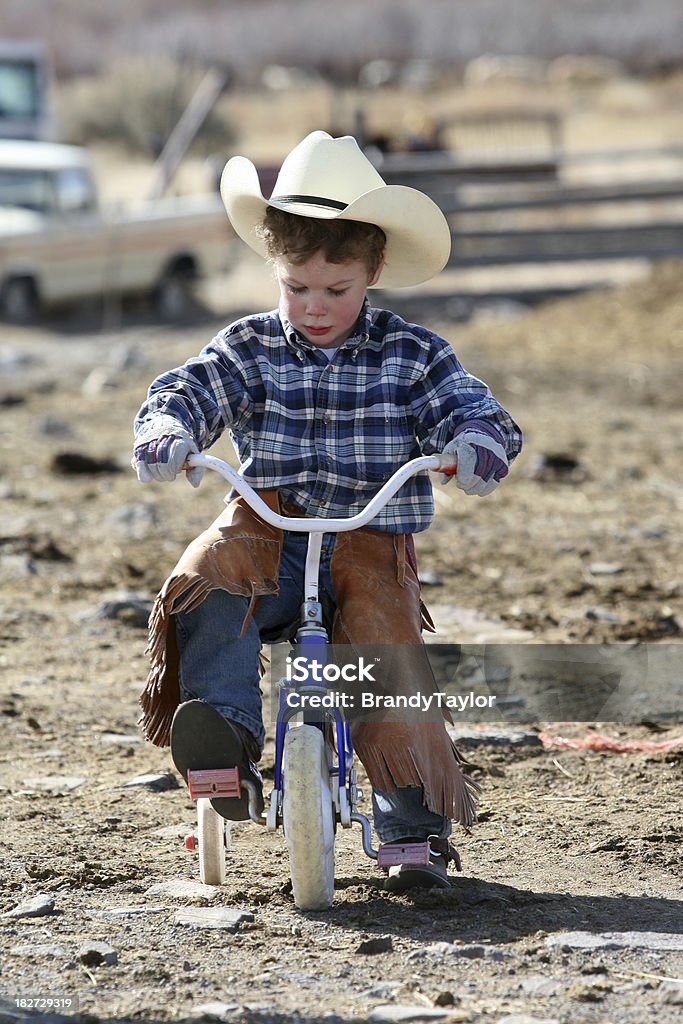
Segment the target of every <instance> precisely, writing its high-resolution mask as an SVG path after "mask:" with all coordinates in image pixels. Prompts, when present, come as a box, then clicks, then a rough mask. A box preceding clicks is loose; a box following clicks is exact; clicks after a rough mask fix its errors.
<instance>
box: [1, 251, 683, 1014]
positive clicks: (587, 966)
mask: <svg viewBox="0 0 683 1024" xmlns="http://www.w3.org/2000/svg"><path fill="white" fill-rule="evenodd" d="M681 270H682V268H681V265H680V264H667V265H663V266H661V267H659V268H657V269H656V271H655V273H654V274H653V276H652V277H651V278H648V279H647V280H645V281H642V282H640V283H636V284H631V285H629V286H628V287H625V288H622V289H616V290H611V291H605V292H596V293H592V294H587V295H584V296H582V297H578V298H573V299H567V300H562V301H559V302H553V303H551V304H547V305H544V306H541V307H539V308H536V309H535V310H528V311H526V312H523V311H519V310H517V311H516V314H517V315H515V316H507V317H506V318H503V317H500V316H498V317H496V316H494V315H492V312H491V310H489V311H488V313H487V314H486V315H485V314H484V313H482V314H480V315H479V316H476V317H475V318H474V319H473V320H472V321H470V322H469V323H467V324H454V323H449V322H432V323H431V324H430V325H431V326H433V327H435V328H436V329H438V330H440V331H441V332H442V333H443V334H444V335H445V336H446V337H447V338H449V340H451V341H452V343H453V345H454V347H455V349H456V351H457V352H458V354H459V356H460V358H461V360H462V361H463V363H464V364H465V365H466V366H467V367H468V368H469V369H470V370H471V371H472V372H474V373H476V374H478V375H479V376H481V377H483V378H484V379H486V380H487V381H488V382H489V383H490V385H491V387H492V388H493V390H494V392H495V393H496V394H497V395H498V396H499V398H500V399H501V400H502V401H503V403H504V404H505V405H507V407H508V408H509V409H510V410H511V411H512V412H513V414H514V415H515V416H516V418H517V419H518V420H519V422H520V424H521V425H522V427H523V429H524V431H525V435H526V447H525V450H524V453H523V455H522V456H521V457H520V458H519V460H518V462H517V464H516V466H515V467H514V471H513V472H512V473H511V475H510V478H509V480H507V481H506V482H505V484H504V485H503V486H502V487H500V488H499V489H498V491H497V492H496V493H495V494H494V495H492V496H491V497H489V498H487V499H486V500H481V499H478V498H467V497H465V496H463V495H462V494H461V493H460V492H459V491H457V490H456V489H455V487H454V486H453V485H451V486H450V487H448V488H444V489H440V490H439V494H438V512H437V519H436V522H435V523H434V525H433V527H432V529H431V530H430V531H429V532H428V533H427V534H423V535H421V536H420V537H419V538H418V554H419V557H420V562H421V570H422V574H423V576H424V580H425V597H426V600H427V602H428V604H429V605H430V606H431V607H432V610H433V612H434V615H435V619H436V622H437V625H438V627H439V633H438V639H439V640H440V641H441V642H466V643H470V644H475V645H476V644H481V643H497V642H502V641H506V642H512V643H516V642H519V643H520V644H525V645H528V644H530V643H536V644H537V643H542V642H553V643H560V644H565V645H566V644H573V643H590V644H597V643H601V642H603V641H610V642H611V641H614V642H617V641H618V642H621V643H628V644H648V645H654V646H657V647H663V645H667V644H670V645H673V644H680V643H681V639H682V635H681V629H682V627H683V598H682V596H681V580H680V551H681V542H682V541H683V536H682V534H683V517H682V515H681V512H682V510H683V486H682V485H681V472H680V437H681V434H682V432H683V411H682V408H681V380H682V379H683V377H682V373H681V371H682V370H683V299H682V298H681V291H680V281H681ZM241 311H242V306H241V303H240V299H239V297H237V296H236V295H228V296H227V300H226V304H225V308H224V309H223V310H222V311H221V313H220V315H219V314H215V315H212V314H209V313H207V315H206V316H205V317H204V320H203V322H198V323H196V324H193V325H190V326H187V327H184V328H182V329H169V328H166V327H162V326H159V325H155V324H153V323H150V322H145V320H144V317H142V316H139V315H137V314H135V315H134V314H127V315H126V316H125V317H124V318H123V319H122V320H121V321H120V322H119V323H117V324H116V325H115V326H109V327H106V326H105V327H102V326H101V325H99V324H94V325H92V329H89V328H88V327H87V325H86V326H83V325H79V326H78V329H77V330H75V329H74V324H73V323H72V322H71V321H70V320H69V319H68V318H66V319H61V320H55V321H53V322H51V323H50V324H47V325H43V326H42V327H39V328H38V327H36V328H24V329H16V328H9V327H4V328H2V331H1V333H0V372H1V379H2V387H1V388H0V441H1V445H2V460H1V462H0V493H1V495H2V513H1V516H2V518H1V520H0V571H1V576H2V591H1V594H0V664H1V666H2V690H1V699H2V706H1V708H0V710H1V711H2V714H1V715H0V729H1V730H2V739H1V740H0V744H1V746H0V751H1V752H0V762H1V763H2V782H1V784H0V786H1V790H2V797H3V806H4V814H3V815H2V820H1V823H0V849H1V856H2V859H1V861H0V871H1V873H2V887H1V888H0V915H2V914H4V915H5V916H2V917H0V942H1V943H2V948H3V967H2V977H1V981H0V997H1V998H2V999H4V1000H5V1002H2V1003H0V1019H1V1020H3V1021H4V1020H8V1021H11V1020H17V1019H24V1020H25V1019H33V1018H32V1017H31V1013H30V1011H29V1010H27V1009H24V1010H19V1009H17V1008H16V1005H15V1004H14V1002H13V1000H14V999H15V998H18V997H45V998H60V997H63V998H74V997H77V998H78V1000H79V1001H80V1011H79V1012H80V1014H81V1017H80V1019H82V1020H87V1021H108V1022H118V1024H120V1022H123V1021H128V1020H144V1021H177V1020H190V1019H203V1018H210V1017H211V1015H212V1014H213V1019H225V1020H233V1019H235V1020H242V1021H254V1022H259V1021H263V1022H265V1021H273V1020H278V1021H293V1020H296V1021H319V1020H323V1019H325V1020H330V1021H333V1022H334V1021H342V1020H343V1021H346V1020H356V1021H365V1020H368V1019H370V1020H376V1021H379V1020H401V1019H404V1020H420V1019H444V1020H449V1021H472V1022H474V1021H476V1022H481V1024H497V1022H503V1021H508V1022H516V1024H522V1022H530V1021H532V1020H535V1021H546V1022H550V1021H561V1022H563V1024H564V1022H571V1024H574V1022H584V1021H586V1022H589V1021H590V1022H593V1021H594V1022H601V1024H608V1022H609V1024H622V1022H624V1024H626V1022H628V1024H646V1022H650V1021H653V1020H655V1019H656V1020H657V1021H658V1022H662V1024H669V1022H671V1024H673V1022H674V1021H678V1020H680V1013H681V1001H682V1000H683V994H682V992H683V989H682V988H681V986H680V984H678V985H677V984H676V983H675V981H676V979H679V980H680V979H681V978H683V962H682V961H683V938H682V933H683V927H682V923H683V913H682V911H683V902H682V901H681V898H680V897H681V838H682V832H681V820H682V819H681V764H682V760H681V758H682V757H683V746H682V747H672V748H671V749H669V750H668V752H667V751H664V752H649V753H647V752H640V753H638V752H635V753H621V754H617V753H612V752H605V751H591V750H571V749H555V748H548V749H546V748H544V747H542V746H541V745H539V744H538V742H536V743H535V744H534V743H533V742H532V741H533V739H534V734H535V733H537V732H538V731H539V730H540V729H541V727H542V725H543V723H541V722H536V723H533V724H532V725H531V726H530V725H527V726H525V729H526V732H527V737H526V740H524V738H523V739H522V741H521V744H520V745H518V746H515V745H513V742H512V738H511V737H510V740H509V742H505V743H503V744H496V743H495V742H494V740H493V739H491V740H490V741H489V742H487V743H484V744H483V745H479V746H476V747H472V746H470V747H468V746H467V744H465V745H464V746H463V749H464V750H465V752H466V753H467V754H468V757H469V759H470V761H471V767H470V769H469V770H470V771H471V772H472V773H473V775H474V776H475V777H476V778H477V779H478V781H479V782H480V783H481V785H482V787H483V794H482V800H481V807H480V810H481V822H480V824H479V825H477V826H476V827H475V828H473V829H472V830H471V833H467V834H464V833H463V832H462V830H461V831H459V832H457V833H456V835H455V842H456V844H457V846H458V848H459V849H460V851H461V854H462V858H463V868H464V870H463V873H462V875H460V876H458V877H457V878H456V879H455V881H454V883H453V886H452V888H451V889H450V890H449V891H431V892H426V893H422V894H413V895H403V896H397V895H390V894H387V893H385V892H383V890H382V888H381V879H380V877H379V875H378V873H377V871H376V869H375V868H374V865H373V863H372V862H371V861H370V860H369V859H368V858H366V857H365V856H364V855H363V853H362V850H361V844H360V833H359V832H357V831H355V830H354V831H353V832H343V834H341V835H340V836H339V839H338V852H337V873H336V886H335V903H334V906H333V908H332V909H331V910H330V911H329V912H327V913H324V914H310V913H309V914H302V913H300V912H298V911H297V910H296V908H295V907H294V905H293V901H292V896H291V890H290V886H289V884H288V868H287V858H286V852H285V846H284V839H283V837H282V835H281V834H277V835H271V834H266V833H265V832H264V831H261V830H259V829H258V828H257V827H256V826H253V825H240V826H235V827H234V828H233V848H232V849H231V850H230V851H229V852H228V881H227V884H226V885H225V886H224V887H223V888H221V889H218V890H215V889H211V890H207V889H204V890H199V891H197V890H196V889H195V890H192V891H191V892H180V894H179V893H178V892H173V891H171V892H167V891H166V890H164V889H163V887H162V888H161V889H155V888H154V886H158V885H159V884H161V883H168V882H169V881H179V880H184V881H186V882H191V881H194V882H195V883H198V867H197V862H196V858H195V855H194V854H192V853H188V852H187V851H186V850H185V849H184V844H183V841H182V840H183V836H184V834H185V833H186V832H187V831H189V829H190V827H191V825H192V822H193V820H194V810H193V804H192V803H191V802H190V800H189V798H188V796H187V793H186V791H185V789H184V787H183V786H182V785H180V784H179V779H178V777H177V775H174V776H173V778H172V784H174V788H170V789H165V790H163V791H155V790H154V789H151V788H149V787H148V786H144V785H133V786H127V784H128V783H130V782H131V780H133V779H135V778H136V777H138V776H140V775H145V774H149V773H168V772H170V771H171V762H170V757H169V755H168V753H167V752H166V751H163V750H158V749H156V748H154V747H152V746H150V745H146V744H144V743H143V742H142V741H141V740H140V737H139V736H138V735H137V733H136V724H135V723H136V717H137V695H138V692H139V690H140V687H141V684H142V681H143V680H144V677H145V674H146V660H145V655H144V647H145V631H144V624H145V618H146V614H147V611H148V609H149V606H150V603H151V600H152V597H153V595H154V593H155V591H156V589H157V588H158V586H159V585H160V583H161V582H162V580H163V578H164V575H165V573H166V572H167V570H168V569H169V568H170V567H171V565H172V564H173V562H174V560H175V559H176V557H177V555H178V554H179V552H180V551H181V550H182V547H183V546H184V544H185V543H186V542H187V541H188V540H189V539H190V538H191V537H193V536H194V535H195V534H196V533H197V532H198V531H199V530H200V529H201V528H202V527H203V526H204V525H205V524H207V523H208V522H209V521H210V520H211V519H212V518H213V517H214V515H215V514H216V512H217V510H218V509H219V508H220V505H221V498H222V493H223V486H222V484H221V482H220V481H217V480H216V481H214V480H212V479H206V480H205V481H204V483H203V484H202V487H201V488H200V490H199V491H194V490H193V489H192V488H190V487H188V486H186V484H185V483H184V482H179V483H177V484H175V485H173V486H158V487H156V486H151V487H144V488H143V487H142V486H141V485H139V484H138V483H137V481H136V479H135V476H134V474H133V473H132V471H131V470H130V469H129V468H128V460H129V447H130V436H131V428H130V423H131V420H132V417H133V415H134V413H135V412H136V410H137V408H138V406H139V403H140V401H141V399H142V398H143V395H144V391H145V388H146V385H147V383H148V382H149V381H150V380H151V379H152V378H153V377H154V376H155V375H156V374H157V373H158V372H159V371H161V370H162V369H164V368H168V367H169V366H171V365H175V364H177V363H178V362H180V361H181V360H183V359H184V358H185V357H186V356H188V355H190V354H194V353H195V352H196V351H198V349H199V348H200V347H201V345H202V344H203V343H204V342H205V341H206V340H208V339H209V338H210V337H211V335H212V334H213V333H214V331H215V330H216V329H217V328H218V327H219V326H220V325H221V324H222V323H224V322H227V320H228V319H230V318H232V316H233V315H235V314H237V313H238V312H241ZM229 449H230V446H229V442H228V441H227V440H226V441H225V442H224V444H219V445H218V446H217V449H216V454H227V452H228V451H229ZM87 460H90V461H87ZM674 653H675V652H674ZM677 665H678V676H679V677H680V665H681V663H680V660H679V661H678V662H677ZM513 692H514V691H513ZM654 718H656V715H655V714H654V713H649V711H648V706H647V702H646V704H645V706H644V710H643V715H642V719H641V720H639V721H631V722H630V723H628V724H623V723H622V724H619V723H616V724H615V723H611V724H604V723H603V724H602V725H601V726H600V728H601V731H602V732H604V733H606V734H608V735H609V736H610V737H612V738H616V739H621V740H646V741H648V740H649V741H655V742H661V741H662V740H666V739H671V738H675V737H676V736H679V735H680V734H681V731H683V730H681V726H680V725H678V724H677V723H676V720H675V719H673V720H667V721H664V722H663V723H662V722H660V723H659V724H658V723H657V722H656V721H654V720H653V719H654ZM679 721H680V719H679ZM554 728H555V732H558V731H559V732H562V731H563V727H561V726H555V727H554ZM564 731H565V732H567V731H569V732H572V731H573V732H574V733H577V732H578V734H579V735H582V734H584V733H585V728H584V727H577V726H571V725H568V726H565V727H564ZM529 733H531V738H530V737H529V735H528V734H529ZM272 757H273V750H272V745H269V746H268V747H267V749H266V752H265V756H264V760H263V766H264V771H265V774H266V776H268V775H269V774H270V770H271V768H272ZM366 794H367V788H366ZM365 806H366V807H367V802H366V805H365ZM40 894H44V895H45V896H47V897H49V899H50V900H51V901H52V903H50V902H47V903H45V905H44V907H43V909H44V911H45V913H43V914H41V915H40V916H35V917H23V916H13V915H12V912H13V911H15V910H16V908H20V909H21V908H22V907H24V905H25V902H26V901H27V900H28V899H30V898H33V897H36V896H39V895H40ZM186 905H191V906H195V907H197V906H199V907H212V908H233V909H236V910H240V911H245V912H247V915H248V919H247V920H245V921H243V922H242V923H241V925H240V926H239V928H238V930H237V931H234V932H230V931H223V930H215V929H210V930H206V929H198V928H195V927H192V926H188V925H183V924H182V923H179V922H178V921H177V920H176V913H177V912H178V911H179V910H182V909H183V908H184V907H185V906H186ZM7 915H9V916H7ZM568 932H569V933H577V932H580V933H586V932H588V933H591V934H593V935H594V936H595V935H598V934H603V933H619V934H618V935H617V937H616V938H614V937H613V941H612V943H611V945H610V944H609V943H608V944H607V945H606V946H605V943H604V942H603V945H602V946H601V945H600V944H599V942H598V940H595V941H594V943H593V948H591V946H590V944H589V946H588V947H587V948H582V947H581V945H580V941H581V940H580V939H579V940H577V939H576V937H575V936H574V937H573V938H572V936H569V937H567V935H566V934H565V933H568ZM653 933H654V937H653ZM624 935H626V937H624ZM372 939H381V940H383V941H381V942H379V943H375V944H374V945H373V944H370V945H367V940H372ZM93 943H95V944H97V943H105V944H106V947H104V948H103V947H101V946H97V945H95V947H94V948H92V947H93ZM112 960H115V962H113V963H112V962H110V961H112ZM406 1006H408V1007H410V1008H411V1009H409V1010H405V1009H402V1007H406ZM22 1014H23V1016H22ZM36 1019H43V1018H36ZM45 1019H50V1018H49V1017H48V1018H45ZM52 1019H59V1018H52Z"/></svg>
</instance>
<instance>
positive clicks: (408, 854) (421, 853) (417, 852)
mask: <svg viewBox="0 0 683 1024" xmlns="http://www.w3.org/2000/svg"><path fill="white" fill-rule="evenodd" d="M377 864H378V866H379V867H380V868H391V867H394V865H396V864H429V843H427V842H424V843H382V845H381V846H380V848H379V850H378V851H377Z"/></svg>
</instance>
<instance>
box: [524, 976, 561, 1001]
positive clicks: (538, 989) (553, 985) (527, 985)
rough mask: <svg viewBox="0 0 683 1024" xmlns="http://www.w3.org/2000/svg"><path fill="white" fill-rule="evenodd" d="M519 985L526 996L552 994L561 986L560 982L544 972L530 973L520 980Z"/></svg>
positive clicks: (555, 993)
mask: <svg viewBox="0 0 683 1024" xmlns="http://www.w3.org/2000/svg"><path fill="white" fill-rule="evenodd" d="M519 987H520V989H521V991H522V992H524V993H525V994H526V995H528V996H554V995H557V993H558V992H559V990H560V989H561V988H562V982H561V981H560V979H559V978H547V977H546V976H545V975H544V974H531V975H529V976H528V977H527V978H523V979H522V981H520V983H519Z"/></svg>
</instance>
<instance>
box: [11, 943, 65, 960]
mask: <svg viewBox="0 0 683 1024" xmlns="http://www.w3.org/2000/svg"><path fill="white" fill-rule="evenodd" d="M10 953H12V954H13V955H14V956H30V957H41V956H49V957H65V956H68V955H69V951H68V950H67V949H65V947H64V946H58V945H56V944H55V943H52V942H34V943H30V944H29V945H24V946H12V947H11V949H10Z"/></svg>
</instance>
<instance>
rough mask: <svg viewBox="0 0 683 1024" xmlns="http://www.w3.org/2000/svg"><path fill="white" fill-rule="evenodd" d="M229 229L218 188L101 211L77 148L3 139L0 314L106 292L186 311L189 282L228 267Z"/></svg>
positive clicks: (166, 312) (24, 316)
mask: <svg viewBox="0 0 683 1024" xmlns="http://www.w3.org/2000/svg"><path fill="white" fill-rule="evenodd" d="M234 237H235V236H234V233H233V231H232V228H231V227H230V224H229V222H228V218H227V216H226V214H225V210H224V209H223V206H222V203H221V201H220V199H219V197H218V196H217V195H211V194H209V195H197V196H182V197H178V198H172V199H159V200H153V201H151V200H149V201H142V202H140V203H136V204H134V205H127V206H124V205H120V204H116V205H112V206H111V207H110V208H106V207H104V208H102V209H100V208H99V206H98V204H97V198H96V189H95V185H94V179H93V174H92V171H91V167H90V161H89V158H88V154H87V152H86V151H85V150H84V149H81V148H80V147H78V146H65V145H58V144H54V143H48V142H34V141H31V142H28V141H13V140H12V141H9V140H0V317H2V318H3V319H5V320H9V321H12V322H14V323H17V322H29V321H31V320H32V319H34V318H35V317H36V316H37V315H38V314H39V312H40V311H41V310H43V309H45V308H48V307H52V306H57V305H62V304H66V303H69V304H72V303H75V302H78V301H79V300H83V299H90V298H99V297H101V296H104V295H107V294H118V295H130V294H138V295H148V296H151V297H152V298H153V299H154V300H155V303H156V306H157V309H158V312H159V313H160V314H161V315H162V316H163V317H164V318H166V319H178V318H180V317H182V316H183V315H185V314H186V313H187V311H188V308H189V307H190V304H191V301H192V292H193V287H194V284H195V283H196V282H197V280H198V279H199V278H201V277H208V276H210V275H212V274H216V273H219V272H221V271H224V270H226V269H228V264H229V258H230V257H229V254H230V242H231V240H232V239H234Z"/></svg>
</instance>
